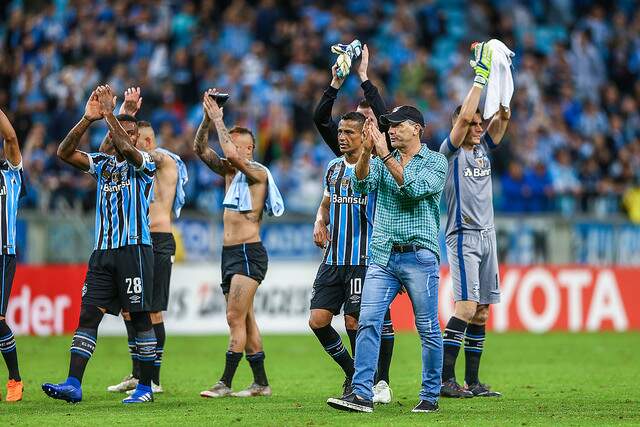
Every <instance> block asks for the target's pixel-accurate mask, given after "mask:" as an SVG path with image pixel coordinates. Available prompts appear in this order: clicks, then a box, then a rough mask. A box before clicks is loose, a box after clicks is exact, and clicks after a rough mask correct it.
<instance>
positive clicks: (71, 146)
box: [57, 91, 102, 172]
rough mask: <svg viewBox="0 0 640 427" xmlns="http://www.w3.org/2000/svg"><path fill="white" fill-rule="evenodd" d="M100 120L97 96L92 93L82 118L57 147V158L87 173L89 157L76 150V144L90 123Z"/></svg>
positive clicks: (89, 164)
mask: <svg viewBox="0 0 640 427" xmlns="http://www.w3.org/2000/svg"><path fill="white" fill-rule="evenodd" d="M101 118H102V113H101V112H100V104H99V102H98V96H97V95H96V92H95V91H94V92H92V93H91V96H90V97H89V100H88V101H87V105H86V106H85V109H84V116H82V119H80V121H79V122H78V124H77V125H75V126H74V127H73V129H71V131H70V132H69V133H68V134H67V136H66V137H65V138H64V139H63V140H62V142H61V143H60V145H59V146H58V152H57V154H58V157H59V158H60V159H61V160H62V161H64V162H65V163H68V164H70V165H71V166H73V167H76V168H78V169H80V170H82V171H85V172H86V171H88V170H89V168H90V167H91V162H90V160H89V156H88V155H87V154H86V153H84V152H82V151H80V150H78V144H80V138H82V135H84V133H85V132H86V131H87V129H89V126H91V123H93V122H94V121H96V120H99V119H101Z"/></svg>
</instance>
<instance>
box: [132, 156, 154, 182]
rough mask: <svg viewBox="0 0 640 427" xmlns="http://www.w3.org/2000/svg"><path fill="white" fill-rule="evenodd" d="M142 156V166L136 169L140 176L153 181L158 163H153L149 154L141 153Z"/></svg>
mask: <svg viewBox="0 0 640 427" xmlns="http://www.w3.org/2000/svg"><path fill="white" fill-rule="evenodd" d="M138 151H139V150H138ZM140 154H141V155H142V164H141V165H140V167H138V168H136V172H137V173H138V174H139V175H140V176H142V177H144V178H147V179H148V180H152V179H153V176H154V175H155V173H156V163H155V162H154V161H153V159H152V158H151V155H150V154H149V153H146V152H144V151H140Z"/></svg>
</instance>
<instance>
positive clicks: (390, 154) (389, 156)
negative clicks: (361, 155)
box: [382, 153, 393, 164]
mask: <svg viewBox="0 0 640 427" xmlns="http://www.w3.org/2000/svg"><path fill="white" fill-rule="evenodd" d="M392 157H393V153H389V154H387V155H386V156H384V157H383V158H382V163H383V164H384V163H387V160H389V159H390V158H392Z"/></svg>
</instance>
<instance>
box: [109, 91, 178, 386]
mask: <svg viewBox="0 0 640 427" xmlns="http://www.w3.org/2000/svg"><path fill="white" fill-rule="evenodd" d="M141 104H142V97H141V96H140V88H129V89H127V90H126V92H125V94H124V103H123V104H122V108H121V109H120V112H121V113H123V114H129V115H131V116H135V115H136V113H137V112H138V110H139V109H140V106H141ZM138 131H139V137H138V145H137V148H139V149H141V150H143V151H144V152H147V153H149V154H150V155H151V158H152V159H153V161H154V163H155V164H156V173H155V177H154V186H153V199H152V201H151V204H150V205H149V222H150V225H149V227H150V231H151V241H152V243H153V281H154V283H153V302H152V305H151V323H152V324H153V329H154V332H155V334H156V341H157V344H156V360H155V362H154V371H153V378H152V380H151V388H152V389H153V393H154V394H155V393H162V392H163V391H164V390H163V388H162V386H161V385H160V367H161V364H162V356H163V354H164V343H165V337H166V334H165V330H164V320H163V317H162V312H163V311H166V310H167V306H168V304H169V283H170V281H171V267H172V265H173V259H174V256H175V253H176V243H175V239H174V237H173V234H172V233H171V224H172V216H171V215H172V212H173V215H175V217H176V218H178V217H179V216H180V210H181V209H182V206H183V204H184V197H181V196H180V195H181V194H182V195H184V190H183V189H182V187H183V185H184V184H186V182H187V180H188V176H187V170H186V167H185V166H184V163H183V162H182V160H181V159H180V157H179V156H177V155H176V154H174V153H172V152H170V151H168V150H165V149H163V148H159V147H158V146H157V144H156V138H155V133H154V131H153V128H152V127H151V124H150V123H149V122H145V121H139V122H138ZM105 142H106V144H103V145H108V140H105ZM108 149H109V147H104V148H103V147H101V149H100V151H105V150H108ZM122 317H123V318H124V322H125V326H126V329H127V336H128V341H129V353H130V355H131V360H132V372H131V374H129V375H128V376H126V377H125V378H124V379H123V380H122V382H120V383H119V384H116V385H113V386H109V387H107V390H108V391H112V392H124V391H126V392H127V393H128V394H131V393H132V390H134V389H135V387H136V385H137V384H138V379H139V378H140V363H139V361H138V355H137V353H136V345H135V330H134V328H133V325H132V323H131V317H130V315H129V313H127V312H123V313H122Z"/></svg>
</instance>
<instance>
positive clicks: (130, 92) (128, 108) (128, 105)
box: [98, 87, 159, 166]
mask: <svg viewBox="0 0 640 427" xmlns="http://www.w3.org/2000/svg"><path fill="white" fill-rule="evenodd" d="M140 107H142V96H141V95H140V88H139V87H130V88H128V89H127V90H125V91H124V101H123V102H122V105H120V110H119V111H118V114H128V115H130V116H133V117H135V116H136V114H137V113H138V111H140ZM112 148H113V143H112V142H111V139H110V138H109V134H106V135H105V136H104V138H103V139H102V142H101V143H100V148H99V149H98V151H100V152H101V153H108V152H109V151H111V149H112ZM151 157H153V156H151ZM158 166H159V165H158Z"/></svg>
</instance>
